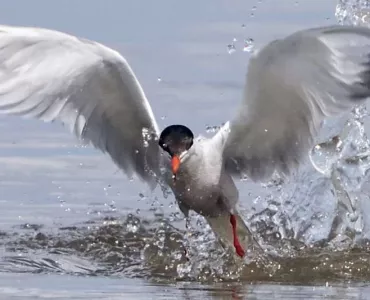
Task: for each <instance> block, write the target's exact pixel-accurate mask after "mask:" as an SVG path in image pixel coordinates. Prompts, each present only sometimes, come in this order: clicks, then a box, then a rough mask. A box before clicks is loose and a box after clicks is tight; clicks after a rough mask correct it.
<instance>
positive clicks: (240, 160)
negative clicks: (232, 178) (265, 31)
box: [215, 26, 370, 180]
mask: <svg viewBox="0 0 370 300" xmlns="http://www.w3.org/2000/svg"><path fill="white" fill-rule="evenodd" d="M369 54H370V30H369V29H367V28H362V27H342V26H333V27H325V28H316V29H310V30H305V31H300V32H297V33H295V34H293V35H291V36H288V37H287V38H285V39H282V40H277V41H274V42H272V43H270V44H268V45H267V46H265V47H264V48H263V49H261V50H260V51H259V52H258V53H257V54H256V55H255V56H254V57H252V58H251V60H250V64H249V68H248V74H247V80H246V85H245V91H244V99H243V102H242V105H241V107H240V110H239V112H238V114H237V116H236V118H235V119H234V120H232V121H231V122H229V123H227V124H225V126H224V127H223V128H222V129H221V130H220V132H219V133H218V134H217V135H216V136H215V139H218V138H219V139H223V140H224V152H223V154H224V159H225V161H226V168H227V170H228V171H229V172H231V173H232V174H240V173H244V174H246V175H249V176H250V177H251V178H252V179H254V180H260V179H264V178H266V177H269V176H270V175H271V174H272V173H273V172H274V171H275V170H276V171H278V172H279V173H280V174H285V175H288V174H289V173H290V172H291V171H292V169H293V168H295V167H296V166H297V165H298V164H299V163H300V162H301V160H302V159H303V158H304V157H305V156H306V155H307V153H308V151H309V149H310V147H312V146H313V141H314V137H315V135H316V133H317V130H318V129H319V127H320V125H321V122H322V120H323V119H324V118H325V117H327V116H335V115H338V114H339V113H341V112H344V111H348V110H350V109H351V108H352V107H353V106H354V105H355V104H360V103H362V102H363V101H364V100H365V99H366V98H367V97H368V96H370V56H369Z"/></svg>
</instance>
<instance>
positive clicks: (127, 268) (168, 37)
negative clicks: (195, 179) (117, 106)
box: [0, 0, 370, 299]
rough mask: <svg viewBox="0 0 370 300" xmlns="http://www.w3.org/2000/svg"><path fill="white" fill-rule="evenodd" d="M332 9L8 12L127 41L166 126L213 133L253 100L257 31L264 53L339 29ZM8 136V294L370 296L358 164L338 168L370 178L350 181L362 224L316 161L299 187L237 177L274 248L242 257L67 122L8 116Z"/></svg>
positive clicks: (0, 175)
mask: <svg viewBox="0 0 370 300" xmlns="http://www.w3.org/2000/svg"><path fill="white" fill-rule="evenodd" d="M335 5H336V2H335V1H322V0H305V1H290V0H286V1H275V0H274V1H273V0H269V1H267V0H266V1H239V0H238V1H232V3H231V2H230V1H226V0H212V1H211V0H205V1H195V0H191V1H185V2H176V3H175V2H173V1H169V0H159V1H154V2H150V1H145V2H144V1H110V2H109V3H108V2H106V3H105V4H103V2H100V1H78V2H76V1H64V2H53V3H51V2H49V1H46V0H45V1H40V0H38V1H32V3H31V2H29V3H28V2H22V1H12V2H3V3H1V7H2V9H1V11H0V18H1V22H2V23H6V24H13V25H25V26H39V27H47V28H52V29H57V30H61V31H65V32H69V33H72V34H75V35H78V36H83V37H86V38H90V39H93V40H98V41H100V42H102V43H105V44H106V45H108V46H110V47H113V48H115V49H117V50H119V51H120V52H121V53H122V54H123V55H124V56H125V57H126V58H127V59H128V61H129V63H130V64H131V66H132V68H133V69H134V71H135V73H136V74H137V76H138V78H139V80H140V82H141V83H142V85H143V88H144V90H145V91H146V94H147V96H148V98H149V99H150V102H151V104H152V107H153V110H154V112H155V115H156V116H157V120H158V123H159V124H160V126H161V127H163V126H166V125H168V124H172V123H184V124H186V125H189V126H191V128H192V129H194V132H196V133H198V134H203V135H209V134H211V133H207V130H206V129H207V127H208V129H209V127H210V126H214V125H219V124H220V123H222V122H224V121H226V120H228V119H230V118H232V116H233V114H234V113H235V111H236V107H237V106H236V105H237V104H238V103H239V101H240V99H241V93H242V87H243V81H244V76H245V72H246V67H247V63H248V59H249V56H250V52H248V51H243V48H244V47H245V40H248V41H249V42H250V41H251V39H252V40H253V42H252V44H253V47H255V48H259V47H261V46H262V45H263V44H264V43H266V42H268V41H269V40H272V39H276V38H279V37H283V36H285V35H287V34H289V33H292V32H294V31H296V30H299V29H303V28H306V27H310V26H319V25H327V24H333V23H336V20H335V18H334V11H335ZM254 6H255V8H254ZM21 7H22V9H20V8H21ZM249 42H248V43H249ZM360 121H361V122H360V124H359V125H358V124H357V123H351V126H352V127H351V128H354V129H353V130H352V131H353V132H352V131H351V135H350V136H351V138H352V140H351V141H353V140H354V137H356V138H357V140H358V141H360V142H361V143H363V144H366V142H367V137H366V136H364V135H363V134H362V135H361V130H360V129H361V128H362V127H361V126H365V127H366V126H367V125H366V124H367V123H366V122H368V120H367V118H366V117H364V118H362V119H361V120H360ZM356 124H357V125H358V126H357V125H356ZM356 126H357V127H356ZM0 130H1V138H0V164H1V169H0V205H1V210H0V223H1V227H0V228H1V232H0V251H1V253H0V298H2V299H18V298H29V299H40V298H41V299H157V298H158V299H194V298H201V297H202V298H204V299H366V298H368V297H370V296H369V288H368V285H367V282H368V281H369V279H370V278H369V277H370V276H369V274H370V273H369V267H370V260H369V259H370V257H369V254H368V253H369V251H368V250H369V249H368V247H369V245H368V235H369V233H370V231H369V230H368V224H369V220H368V217H367V216H368V215H369V214H367V212H368V211H369V209H370V207H369V205H368V203H369V202H368V200H369V199H368V196H367V195H368V193H367V192H368V191H367V186H369V185H367V184H366V183H367V182H368V181H367V177H366V176H365V175H366V174H367V173H366V172H364V174H365V175H363V173H361V172H360V171H361V170H362V171H364V170H365V171H366V170H367V169H366V168H365V167H364V166H362V165H361V166H358V167H356V168H355V169H351V170H352V171H351V172H347V171H348V170H347V169H348V165H344V164H341V165H340V167H341V168H342V169H341V170H344V169H345V167H347V169H345V170H347V171H346V172H342V173H341V174H344V175H348V174H351V176H353V177H351V179H353V178H357V177H361V180H358V182H360V183H358V182H357V183H356V184H353V182H352V181H351V180H347V181H348V182H347V181H345V178H342V179H343V182H344V181H345V182H346V183H348V184H347V185H346V186H345V192H346V193H347V194H348V195H349V196H348V197H350V198H351V199H352V200H353V202H354V204H355V208H356V211H355V213H356V218H347V217H348V216H347V215H346V214H344V213H342V212H341V211H339V212H338V211H337V204H336V203H337V200H338V199H337V198H338V187H337V186H336V185H335V183H333V181H332V178H327V177H325V176H323V175H321V174H318V173H317V172H316V171H315V170H314V169H313V168H312V167H310V166H306V168H305V169H304V170H302V171H301V172H300V173H299V174H298V176H297V177H296V178H294V179H293V180H292V181H290V182H280V181H279V180H275V181H271V182H270V183H268V184H264V185H260V184H253V183H250V182H248V181H247V182H245V181H240V182H238V187H239V188H240V198H241V199H240V200H241V201H240V202H241V203H240V209H241V211H242V212H243V216H244V217H245V219H246V221H247V223H248V224H249V225H250V227H251V229H252V230H253V232H254V234H255V236H256V238H257V239H258V240H259V242H260V243H261V244H262V245H263V247H264V248H265V249H266V255H265V257H262V258H261V257H256V255H254V254H253V253H252V254H251V255H250V256H249V257H248V258H247V259H246V261H245V262H244V263H241V262H237V263H236V262H235V261H234V260H233V258H232V257H231V256H230V254H229V253H228V252H225V251H224V250H223V249H221V248H220V246H219V244H218V243H217V241H216V240H215V238H214V237H213V235H212V233H211V231H210V229H209V228H208V226H206V224H205V223H204V220H203V219H202V218H201V217H198V216H195V215H194V216H193V217H192V229H191V232H190V234H189V233H186V232H185V231H184V221H183V218H182V216H181V214H180V213H179V211H178V209H177V206H176V204H175V203H174V199H173V196H172V195H168V197H164V195H163V193H162V192H161V191H160V190H159V189H158V190H156V191H155V192H154V193H153V194H152V193H150V192H149V191H148V189H147V188H146V187H145V186H144V185H143V184H142V183H141V182H139V181H138V180H136V179H133V180H129V179H127V178H126V177H125V176H124V175H123V174H122V173H121V172H120V171H119V170H118V169H117V167H115V166H114V165H113V163H112V162H111V161H110V160H109V158H108V157H106V156H104V155H102V154H101V153H100V152H98V151H95V150H94V149H92V148H89V147H81V146H80V145H79V144H78V143H77V142H76V140H75V139H74V138H73V136H71V135H70V134H69V133H67V132H66V130H65V129H64V128H63V127H62V126H61V125H59V124H43V123H39V122H36V121H33V120H21V119H18V118H14V117H1V118H0ZM336 130H337V131H338V132H340V130H341V127H338V128H337V127H336ZM208 131H210V130H208ZM330 132H331V131H330ZM361 149H362V148H361ZM361 168H362V169H361ZM364 168H365V169H364ZM361 174H362V175H361ZM356 176H357V177H356ZM346 178H347V177H346ZM347 179H348V178H347ZM349 183H351V184H349ZM347 194H346V195H347ZM338 216H339V217H338ZM338 220H339V221H338ZM348 220H349V221H348ZM185 245H187V246H188V247H189V251H190V261H187V260H186V259H185V257H184V246H185ZM266 262H268V263H266Z"/></svg>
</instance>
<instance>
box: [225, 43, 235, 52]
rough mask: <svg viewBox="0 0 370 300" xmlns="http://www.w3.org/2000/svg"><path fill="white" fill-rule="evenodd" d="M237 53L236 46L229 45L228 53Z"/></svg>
mask: <svg viewBox="0 0 370 300" xmlns="http://www.w3.org/2000/svg"><path fill="white" fill-rule="evenodd" d="M235 51H236V48H235V45H234V44H229V45H227V53H229V54H233V53H234V52H235Z"/></svg>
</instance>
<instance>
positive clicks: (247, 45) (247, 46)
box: [243, 38, 254, 52]
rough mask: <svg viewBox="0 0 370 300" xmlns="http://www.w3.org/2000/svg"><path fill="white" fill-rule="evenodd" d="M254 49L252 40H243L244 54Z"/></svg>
mask: <svg viewBox="0 0 370 300" xmlns="http://www.w3.org/2000/svg"><path fill="white" fill-rule="evenodd" d="M253 48H254V40H253V39H252V38H248V39H245V40H244V47H243V51H244V52H251V51H252V50H253Z"/></svg>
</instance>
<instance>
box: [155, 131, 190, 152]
mask: <svg viewBox="0 0 370 300" xmlns="http://www.w3.org/2000/svg"><path fill="white" fill-rule="evenodd" d="M193 139H194V135H193V133H192V132H191V130H190V129H189V128H187V127H186V126H184V125H171V126H168V127H166V128H165V129H164V130H163V131H162V133H161V136H160V137H159V145H160V146H161V147H162V149H163V150H164V151H167V152H168V153H169V154H170V155H171V156H173V155H175V154H177V155H179V154H180V153H182V152H184V151H185V150H189V149H190V147H191V146H192V145H193Z"/></svg>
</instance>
